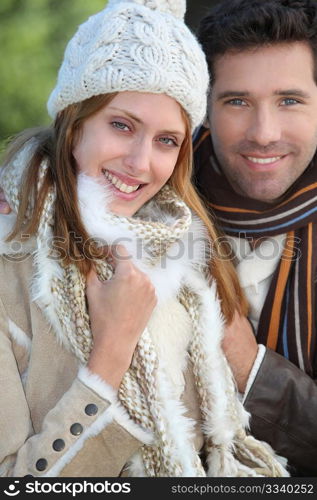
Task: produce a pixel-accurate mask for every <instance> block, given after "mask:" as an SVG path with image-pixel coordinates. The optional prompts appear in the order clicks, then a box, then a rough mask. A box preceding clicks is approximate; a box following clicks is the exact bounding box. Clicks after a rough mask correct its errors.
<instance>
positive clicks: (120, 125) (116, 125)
mask: <svg viewBox="0 0 317 500" xmlns="http://www.w3.org/2000/svg"><path fill="white" fill-rule="evenodd" d="M111 125H112V126H113V127H114V128H117V129H119V130H130V129H129V127H128V125H126V124H125V123H122V122H117V121H113V122H111Z"/></svg>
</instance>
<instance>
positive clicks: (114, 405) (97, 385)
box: [78, 366, 153, 444]
mask: <svg viewBox="0 0 317 500" xmlns="http://www.w3.org/2000/svg"><path fill="white" fill-rule="evenodd" d="M78 378H79V380H80V381H81V382H82V383H83V384H85V385H87V387H89V388H90V389H92V390H93V391H94V392H96V393H97V394H98V395H99V396H101V397H102V398H103V399H106V400H107V401H109V402H110V403H111V406H110V407H109V408H108V409H107V410H106V411H107V413H109V416H111V420H115V421H116V422H117V423H118V424H119V425H121V426H122V427H124V428H125V430H126V431H128V432H129V434H132V436H134V437H135V438H136V439H138V440H139V441H141V443H144V444H151V443H152V442H153V435H151V433H150V432H148V431H147V430H145V429H142V427H141V426H139V425H136V424H135V423H134V422H133V420H132V419H131V418H130V417H129V415H128V413H127V411H126V410H125V408H124V407H123V406H122V404H121V403H120V402H119V400H118V397H117V393H116V391H115V390H114V388H113V387H111V385H109V384H107V382H105V381H104V380H102V378H101V377H99V376H98V375H96V374H95V373H92V372H91V371H90V370H89V369H88V368H87V367H85V366H82V367H81V368H80V369H79V372H78Z"/></svg>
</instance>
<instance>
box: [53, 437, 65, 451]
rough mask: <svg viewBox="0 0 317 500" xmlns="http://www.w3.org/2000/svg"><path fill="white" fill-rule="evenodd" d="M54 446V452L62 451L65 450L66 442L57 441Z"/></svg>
mask: <svg viewBox="0 0 317 500" xmlns="http://www.w3.org/2000/svg"><path fill="white" fill-rule="evenodd" d="M52 446H53V450H55V451H62V450H63V449H64V448H65V441H64V440H63V439H55V441H54V442H53V445H52Z"/></svg>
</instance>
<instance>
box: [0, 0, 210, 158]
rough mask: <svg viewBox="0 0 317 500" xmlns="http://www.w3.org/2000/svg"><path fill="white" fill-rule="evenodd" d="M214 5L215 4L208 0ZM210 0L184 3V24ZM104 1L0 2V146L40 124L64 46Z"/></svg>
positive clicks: (193, 20)
mask: <svg viewBox="0 0 317 500" xmlns="http://www.w3.org/2000/svg"><path fill="white" fill-rule="evenodd" d="M214 1H215V0H214ZM214 1H213V0H187V9H188V11H187V15H186V22H187V23H188V24H189V26H190V27H192V28H195V26H196V25H197V22H198V19H199V18H200V17H201V16H203V15H204V14H205V11H206V9H207V8H208V6H211V5H212V4H213V3H214ZM106 3H107V1H106V0H89V2H87V0H1V1H0V46H1V47H2V50H1V58H0V74H1V86H0V89H1V90H0V148H1V147H3V143H4V140H5V139H7V138H8V137H10V136H12V135H14V134H16V133H17V132H19V131H21V130H23V129H25V128H28V127H34V126H38V125H46V124H48V123H49V122H50V118H49V116H48V114H47V111H46V101H47V98H48V96H49V94H50V92H51V90H52V89H53V87H54V85H55V81H56V76H57V71H58V68H59V66H60V64H61V61H62V58H63V53H64V50H65V46H66V43H67V42H68V40H69V38H70V37H71V36H72V35H73V34H74V32H75V31H76V29H77V27H78V25H79V24H81V23H82V22H83V21H84V20H86V19H87V17H88V16H89V15H91V14H94V13H95V12H98V11H99V10H101V9H102V8H104V6H105V5H106Z"/></svg>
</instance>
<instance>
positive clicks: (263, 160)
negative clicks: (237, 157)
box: [247, 156, 282, 165]
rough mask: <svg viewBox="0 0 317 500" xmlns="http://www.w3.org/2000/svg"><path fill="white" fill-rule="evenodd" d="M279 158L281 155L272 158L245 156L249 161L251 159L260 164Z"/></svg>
mask: <svg viewBox="0 0 317 500" xmlns="http://www.w3.org/2000/svg"><path fill="white" fill-rule="evenodd" d="M281 158H282V156H272V158H255V157H254V156H247V159H248V160H249V161H252V162H253V163H260V164H262V165H265V164H266V163H273V162H275V161H278V160H280V159H281Z"/></svg>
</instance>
